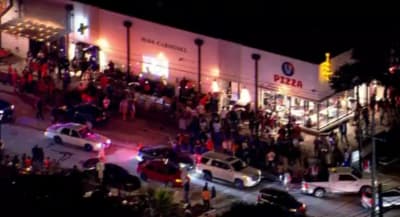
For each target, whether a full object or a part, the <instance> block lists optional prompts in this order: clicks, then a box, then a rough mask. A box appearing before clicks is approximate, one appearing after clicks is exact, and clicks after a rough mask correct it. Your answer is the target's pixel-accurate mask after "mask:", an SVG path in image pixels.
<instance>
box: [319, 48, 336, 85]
mask: <svg viewBox="0 0 400 217" xmlns="http://www.w3.org/2000/svg"><path fill="white" fill-rule="evenodd" d="M332 74H333V71H332V65H331V59H330V54H329V53H325V61H324V62H323V63H321V64H320V65H319V80H320V81H321V82H328V81H329V79H330V77H331V76H332Z"/></svg>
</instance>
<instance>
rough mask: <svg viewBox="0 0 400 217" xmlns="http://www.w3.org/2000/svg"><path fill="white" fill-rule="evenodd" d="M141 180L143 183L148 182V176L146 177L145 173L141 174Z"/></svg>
mask: <svg viewBox="0 0 400 217" xmlns="http://www.w3.org/2000/svg"><path fill="white" fill-rule="evenodd" d="M140 178H141V179H142V180H143V181H147V176H146V174H144V173H141V174H140Z"/></svg>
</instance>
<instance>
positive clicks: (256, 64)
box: [251, 53, 261, 114]
mask: <svg viewBox="0 0 400 217" xmlns="http://www.w3.org/2000/svg"><path fill="white" fill-rule="evenodd" d="M251 58H252V59H253V60H254V97H255V102H254V111H255V112H256V114H258V60H259V59H260V58H261V56H260V54H257V53H253V54H252V55H251Z"/></svg>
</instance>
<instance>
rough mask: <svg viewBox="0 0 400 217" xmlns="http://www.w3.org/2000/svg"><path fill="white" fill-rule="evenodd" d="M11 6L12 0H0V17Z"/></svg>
mask: <svg viewBox="0 0 400 217" xmlns="http://www.w3.org/2000/svg"><path fill="white" fill-rule="evenodd" d="M11 7H12V0H0V17H2V16H3V15H4V14H5V13H6V12H7V11H8V10H10V8H11Z"/></svg>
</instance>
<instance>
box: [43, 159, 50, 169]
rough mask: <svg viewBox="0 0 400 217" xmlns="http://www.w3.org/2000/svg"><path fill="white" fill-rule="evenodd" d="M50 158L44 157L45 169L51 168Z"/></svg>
mask: <svg viewBox="0 0 400 217" xmlns="http://www.w3.org/2000/svg"><path fill="white" fill-rule="evenodd" d="M50 162H51V161H50V158H49V157H46V158H45V159H44V161H43V168H44V169H45V170H48V169H49V168H50Z"/></svg>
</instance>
